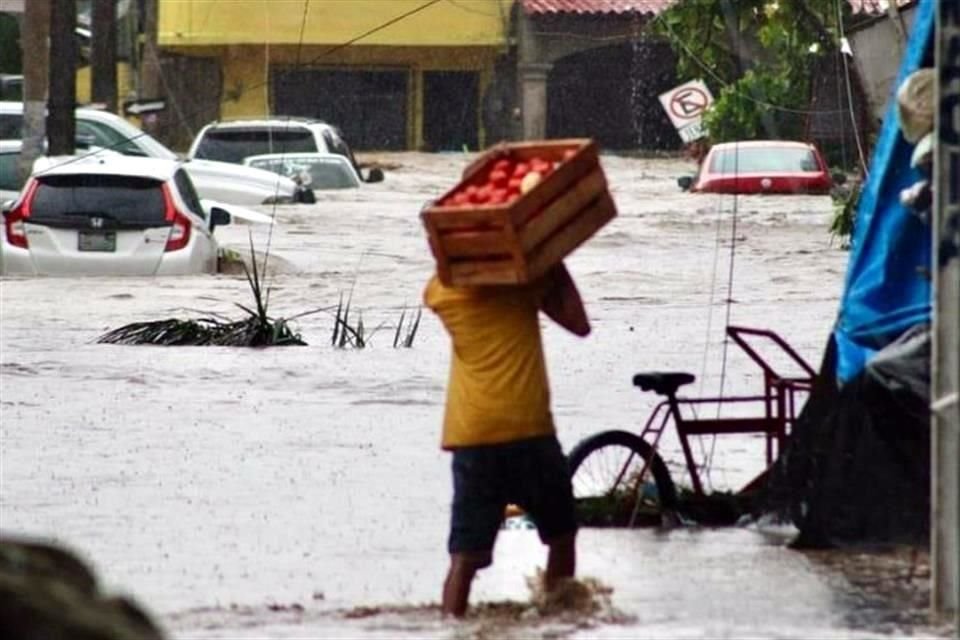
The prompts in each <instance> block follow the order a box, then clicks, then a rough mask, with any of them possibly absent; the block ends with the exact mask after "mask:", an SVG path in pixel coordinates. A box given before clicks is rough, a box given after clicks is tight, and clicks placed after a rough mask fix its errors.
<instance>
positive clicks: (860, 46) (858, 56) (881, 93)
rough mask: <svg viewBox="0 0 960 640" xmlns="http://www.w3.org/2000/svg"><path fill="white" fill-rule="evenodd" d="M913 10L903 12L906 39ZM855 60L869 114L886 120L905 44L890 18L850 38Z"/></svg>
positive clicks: (868, 26)
mask: <svg viewBox="0 0 960 640" xmlns="http://www.w3.org/2000/svg"><path fill="white" fill-rule="evenodd" d="M914 13H915V9H914V7H909V8H904V9H901V10H900V16H901V18H902V20H903V24H904V28H905V32H906V34H905V35H906V36H907V37H909V35H910V29H911V28H912V27H913V16H914ZM847 38H848V39H849V40H850V46H851V48H852V49H853V59H854V63H855V64H856V67H857V72H858V73H859V74H860V79H861V80H862V82H863V85H864V87H863V88H864V90H865V91H866V93H867V101H868V102H869V104H870V113H871V114H873V116H874V118H875V119H876V121H877V122H879V121H880V120H882V119H883V114H884V112H885V111H886V107H887V100H888V98H889V97H890V96H891V95H892V93H893V91H894V87H893V82H894V80H895V79H896V77H897V71H898V70H899V68H900V59H901V58H902V57H903V50H904V47H905V46H906V41H905V40H904V39H902V38H901V35H900V33H899V30H898V29H897V28H896V26H895V24H894V22H893V21H892V20H891V19H890V18H888V17H882V18H878V19H877V20H876V21H873V22H871V23H870V24H868V25H866V26H865V27H863V28H861V29H859V30H857V31H856V32H851V33H849V34H847Z"/></svg>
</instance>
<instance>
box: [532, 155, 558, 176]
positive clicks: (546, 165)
mask: <svg viewBox="0 0 960 640" xmlns="http://www.w3.org/2000/svg"><path fill="white" fill-rule="evenodd" d="M530 170H531V171H536V172H537V173H539V174H540V175H542V176H545V175H547V174H548V173H550V172H551V171H553V163H552V162H550V161H549V160H544V159H543V158H534V159H533V160H531V161H530Z"/></svg>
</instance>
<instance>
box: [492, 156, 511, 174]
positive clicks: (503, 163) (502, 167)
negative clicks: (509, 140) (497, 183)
mask: <svg viewBox="0 0 960 640" xmlns="http://www.w3.org/2000/svg"><path fill="white" fill-rule="evenodd" d="M512 168H513V163H512V162H510V160H509V159H508V158H500V159H499V160H497V161H496V162H494V163H493V170H494V171H503V172H504V173H509V172H510V170H511V169H512Z"/></svg>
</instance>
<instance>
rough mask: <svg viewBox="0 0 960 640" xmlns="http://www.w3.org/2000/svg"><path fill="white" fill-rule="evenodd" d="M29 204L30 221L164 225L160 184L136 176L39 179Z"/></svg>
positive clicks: (78, 176)
mask: <svg viewBox="0 0 960 640" xmlns="http://www.w3.org/2000/svg"><path fill="white" fill-rule="evenodd" d="M39 182H40V184H39V185H38V186H37V191H36V194H35V195H34V198H33V201H32V202H31V203H30V222H34V223H39V224H61V225H70V224H83V223H84V220H83V219H84V218H91V217H99V218H104V219H106V220H110V221H111V222H114V223H116V224H119V225H135V226H136V225H151V226H165V225H169V224H170V222H168V221H167V220H166V207H165V203H164V198H163V191H162V189H161V184H162V183H160V182H159V181H157V180H153V179H150V178H142V177H138V176H104V175H65V176H45V177H41V178H40V180H39Z"/></svg>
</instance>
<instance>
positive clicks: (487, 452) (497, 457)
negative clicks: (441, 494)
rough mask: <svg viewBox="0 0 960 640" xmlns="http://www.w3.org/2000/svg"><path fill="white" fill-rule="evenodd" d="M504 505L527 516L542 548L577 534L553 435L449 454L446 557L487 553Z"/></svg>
mask: <svg viewBox="0 0 960 640" xmlns="http://www.w3.org/2000/svg"><path fill="white" fill-rule="evenodd" d="M508 504H515V505H517V506H519V507H521V508H522V509H523V510H524V511H526V513H527V515H529V516H530V519H531V520H533V522H534V523H535V524H536V525H537V531H538V533H539V534H540V540H542V541H543V542H544V543H549V542H550V541H551V540H553V539H555V538H558V537H560V536H562V535H565V534H570V533H574V532H575V531H576V530H577V522H576V517H575V515H574V508H573V493H572V491H571V488H570V473H569V471H568V468H567V458H566V457H565V456H564V455H563V451H562V450H561V449H560V443H559V442H557V438H556V436H552V435H551V436H545V437H539V438H531V439H528V440H518V441H516V442H507V443H504V444H494V445H483V446H478V447H461V448H457V449H454V450H453V509H452V514H451V518H450V538H449V540H448V542H447V549H448V550H449V552H450V553H467V552H480V551H491V550H492V549H493V543H494V541H495V540H496V538H497V531H499V529H500V525H501V523H502V522H503V511H504V509H505V508H506V506H507V505H508Z"/></svg>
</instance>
